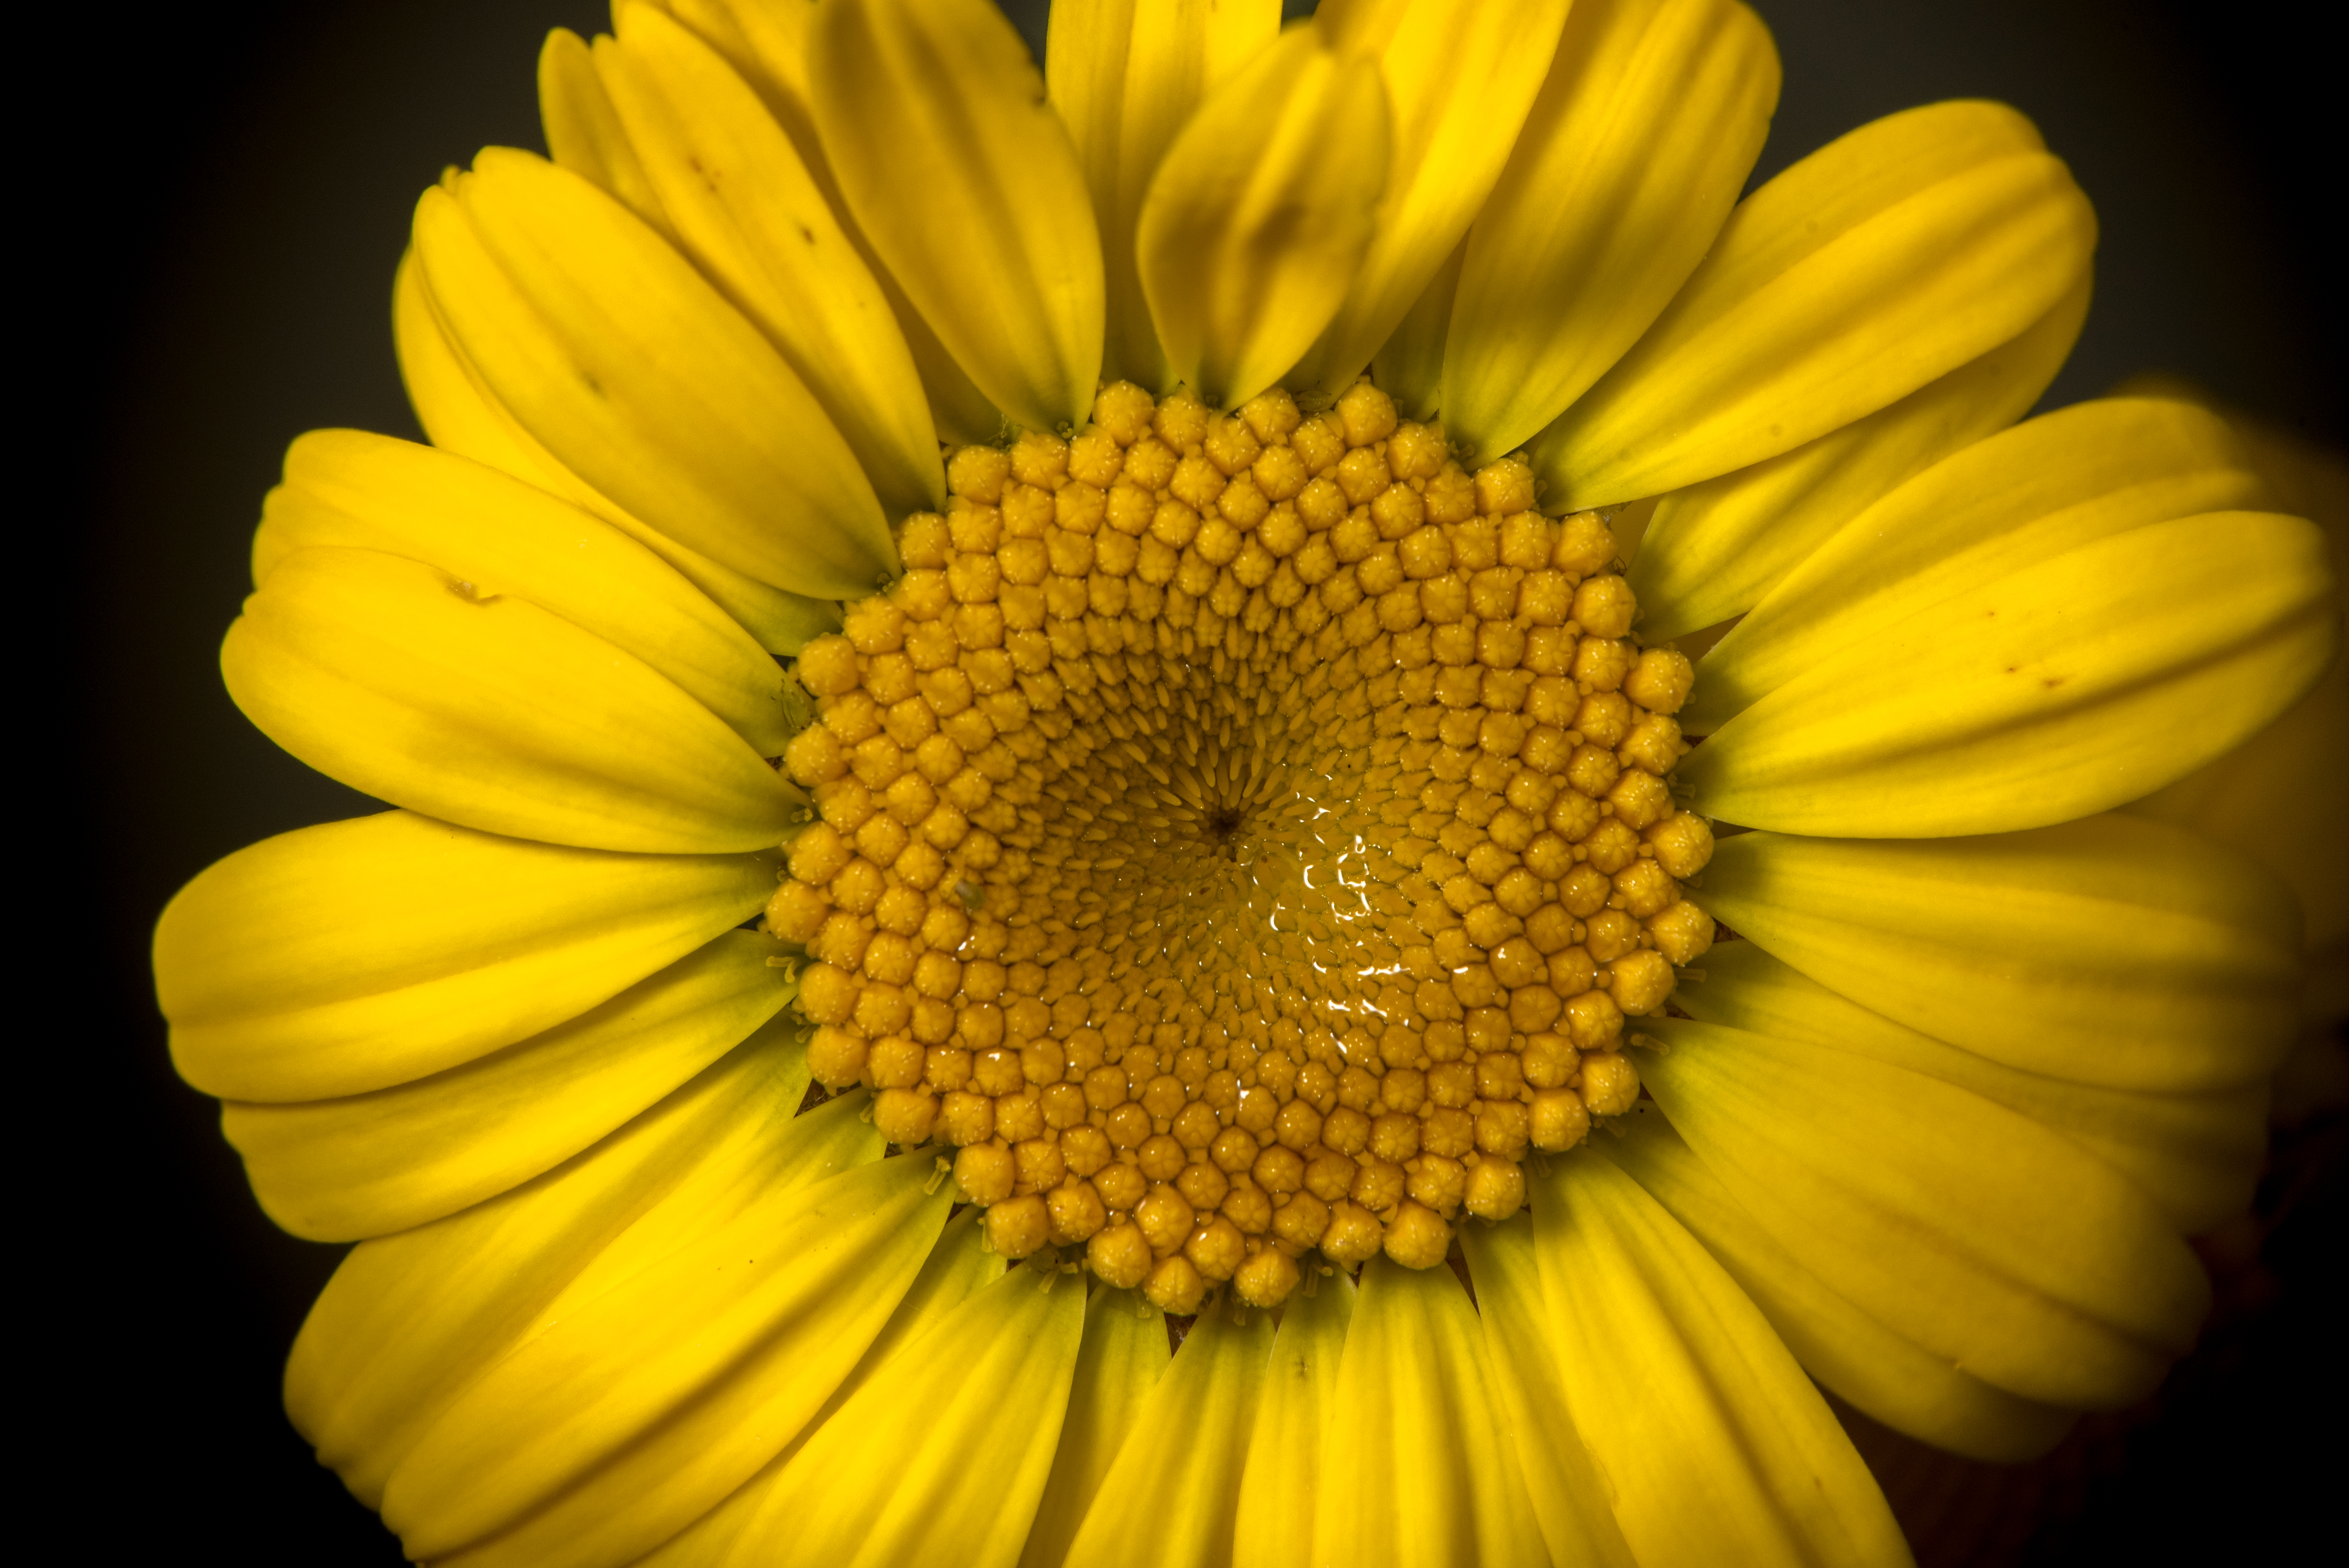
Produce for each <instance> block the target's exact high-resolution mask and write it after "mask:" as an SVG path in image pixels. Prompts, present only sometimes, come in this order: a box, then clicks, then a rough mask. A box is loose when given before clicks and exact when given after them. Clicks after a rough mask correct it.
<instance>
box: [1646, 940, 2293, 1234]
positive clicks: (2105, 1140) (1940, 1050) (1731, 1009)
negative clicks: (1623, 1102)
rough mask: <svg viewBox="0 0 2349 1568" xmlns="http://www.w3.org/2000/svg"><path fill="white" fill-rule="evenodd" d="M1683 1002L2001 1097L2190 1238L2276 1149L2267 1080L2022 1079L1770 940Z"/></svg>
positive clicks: (1722, 952) (1718, 954)
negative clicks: (2168, 1087)
mask: <svg viewBox="0 0 2349 1568" xmlns="http://www.w3.org/2000/svg"><path fill="white" fill-rule="evenodd" d="M1691 978H1692V981H1693V983H1692V984H1686V985H1682V987H1681V988H1680V989H1679V990H1678V991H1677V992H1675V993H1674V996H1673V1001H1674V1003H1675V1004H1676V1005H1677V1006H1679V1007H1680V1008H1681V1009H1682V1011H1684V1012H1686V1013H1687V1014H1688V1015H1689V1016H1691V1017H1692V1018H1696V1019H1698V1020H1700V1021H1702V1022H1704V1023H1710V1024H1725V1025H1727V1026H1730V1027H1732V1028H1737V1029H1745V1030H1750V1031H1753V1032H1754V1033H1756V1034H1764V1035H1771V1036H1774V1037H1777V1038H1779V1039H1785V1040H1796V1041H1804V1042H1808V1043H1811V1044H1816V1045H1822V1046H1831V1047H1835V1048H1837V1049H1838V1050H1845V1051H1856V1052H1857V1053H1859V1054H1860V1055H1862V1056H1865V1057H1872V1058H1874V1059H1875V1060H1877V1061H1880V1062H1886V1063H1889V1064H1890V1065H1892V1066H1894V1067H1901V1068H1909V1070H1910V1071H1912V1072H1920V1073H1924V1074H1926V1075H1927V1076H1929V1077H1931V1078H1940V1079H1941V1080H1942V1081H1943V1082H1945V1083H1951V1084H1955V1085H1957V1086H1958V1087H1959V1088H1964V1089H1970V1090H1971V1091H1972V1092H1973V1093H1975V1094H1978V1095H1980V1096H1982V1098H1983V1099H1990V1100H1995V1101H1996V1102H1997V1103H1999V1104H2000V1105H2002V1106H2005V1107H2006V1108H2007V1109H2009V1110H2013V1111H2016V1112H2019V1113H2020V1114H2022V1115H2023V1116H2026V1117H2029V1118H2030V1119H2032V1120H2033V1121H2035V1122H2037V1123H2038V1124H2039V1125H2040V1126H2042V1127H2044V1128H2047V1129H2049V1130H2051V1131H2054V1132H2058V1133H2061V1134H2062V1135H2063V1136H2064V1137H2065V1138H2068V1139H2070V1140H2072V1141H2073V1142H2075V1143H2077V1144H2078V1145H2080V1147H2081V1148H2083V1149H2085V1150H2088V1151H2089V1152H2090V1153H2092V1154H2094V1155H2095V1156H2096V1157H2097V1158H2098V1159H2100V1160H2102V1161H2105V1163H2106V1164H2107V1165H2110V1166H2111V1167H2112V1168H2113V1169H2114V1170H2116V1171H2120V1172H2121V1173H2122V1174H2123V1175H2126V1176H2127V1177H2128V1178H2129V1179H2130V1180H2131V1181H2135V1182H2137V1185H2138V1186H2140V1187H2142V1188H2144V1189H2145V1191H2146V1193H2147V1196H2149V1197H2151V1198H2152V1199H2153V1200H2154V1201H2155V1202H2158V1203H2159V1204H2160V1205H2161V1206H2162V1208H2163V1210H2164V1211H2165V1212H2167V1213H2168V1215H2169V1217H2170V1221H2171V1222H2172V1223H2173V1224H2175V1225H2176V1226H2177V1228H2178V1232H2179V1233H2181V1234H2184V1235H2189V1236H2191V1235H2196V1234H2199V1233H2201V1232H2203V1231H2207V1230H2209V1228H2210V1227H2211V1226H2213V1225H2215V1224H2217V1223H2219V1222H2220V1221H2222V1220H2224V1219H2226V1218H2228V1217H2229V1216H2230V1215H2233V1214H2237V1213H2240V1212H2242V1211H2243V1209H2245V1208H2246V1207H2247V1206H2249V1204H2250V1202H2251V1189H2252V1186H2253V1183H2254V1182H2255V1181H2257V1179H2258V1176H2259V1170H2260V1162H2261V1159H2262V1158H2263V1157H2264V1155H2265V1153H2266V1150H2267V1102H2268V1096H2267V1085H2266V1084H2265V1083H2264V1082H2263V1081H2256V1080H2255V1081H2253V1082H2250V1083H2245V1084H2241V1085H2240V1086H2237V1087H2234V1088H2204V1089H2199V1090H2196V1091H2194V1092H2192V1093H2189V1094H2147V1093H2141V1092H2138V1091H2137V1090H2134V1089H2127V1088H2104V1087H2102V1086H2099V1085H2096V1084H2089V1083H2079V1082H2075V1081H2074V1080H2072V1079H2069V1078H2050V1077H2047V1076H2046V1075H2044V1074H2043V1073H2035V1072H2023V1071H2020V1070H2018V1069H2016V1068H2011V1067H2007V1066H2005V1065H2004V1064H2002V1063H2000V1062H1996V1061H1993V1060H1992V1059H1991V1058H1990V1057H1986V1056H1982V1055H1981V1054H1979V1053H1977V1052H1974V1051H1968V1050H1961V1049H1959V1048H1958V1047H1955V1046H1951V1045H1947V1044H1944V1043H1943V1042H1941V1041H1940V1040H1936V1039H1933V1038H1931V1037H1929V1036H1925V1035H1921V1034H1919V1033H1918V1032H1917V1031H1916V1030H1914V1029H1911V1028H1908V1027H1906V1026H1902V1025H1899V1024H1896V1023H1894V1022H1893V1021H1892V1020H1891V1019H1889V1018H1888V1017H1886V1016H1884V1015H1882V1014H1881V1013H1872V1012H1870V1011H1868V1009H1867V1008H1865V1007H1863V1006H1860V1005H1859V1004H1858V1003H1857V1002H1854V1001H1852V1000H1850V999H1849V998H1848V997H1845V996H1839V995H1837V994H1836V993H1835V992H1833V991H1830V990H1828V989H1827V988H1826V986H1824V985H1820V984H1819V983H1818V982H1817V981H1816V980H1813V979H1810V978H1809V977H1808V976H1806V975H1804V974H1803V973H1802V972H1801V971H1800V970H1798V969H1795V968H1794V967H1793V966H1792V965H1786V964H1784V963H1781V962H1780V961H1779V960H1777V959H1775V958H1773V957H1772V956H1771V955H1770V954H1768V953H1767V952H1765V951H1764V949H1763V947H1762V945H1761V944H1759V943H1754V942H1735V943H1728V944H1723V945H1721V946H1718V947H1715V948H1714V949H1713V951H1712V952H1710V953H1708V954H1705V957H1704V969H1703V973H1702V977H1701V978H1696V977H1691Z"/></svg>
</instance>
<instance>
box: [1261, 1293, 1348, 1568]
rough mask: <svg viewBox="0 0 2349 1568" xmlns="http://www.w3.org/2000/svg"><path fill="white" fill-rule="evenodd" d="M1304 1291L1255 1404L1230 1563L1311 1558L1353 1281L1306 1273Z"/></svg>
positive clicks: (1295, 1300)
mask: <svg viewBox="0 0 2349 1568" xmlns="http://www.w3.org/2000/svg"><path fill="white" fill-rule="evenodd" d="M1308 1279H1309V1284H1311V1285H1312V1286H1313V1288H1312V1289H1311V1290H1310V1292H1309V1294H1306V1295H1299V1296H1292V1297H1291V1298H1290V1299H1289V1302H1288V1306H1287V1307H1286V1308H1285V1309H1284V1310H1283V1312H1282V1314H1281V1317H1280V1331H1279V1332H1278V1334H1276V1335H1275V1336H1273V1341H1272V1367H1271V1368H1270V1370H1269V1371H1268V1372H1267V1373H1266V1375H1265V1382H1264V1395H1263V1397H1262V1398H1260V1399H1258V1400H1257V1408H1256V1427H1255V1429H1254V1430H1253V1431H1252V1432H1251V1433H1250V1434H1249V1436H1248V1448H1247V1470H1245V1471H1244V1472H1242V1474H1241V1476H1240V1495H1239V1511H1238V1518H1237V1524H1236V1527H1235V1529H1234V1531H1233V1535H1232V1560H1233V1561H1234V1562H1236V1563H1309V1562H1318V1561H1320V1560H1321V1559H1320V1558H1319V1557H1318V1556H1317V1555H1316V1553H1315V1548H1314V1525H1313V1517H1314V1510H1315V1503H1316V1501H1317V1500H1318V1499H1319V1496H1320V1493H1321V1489H1322V1486H1323V1485H1324V1484H1325V1482H1326V1481H1329V1480H1330V1478H1328V1477H1326V1476H1325V1475H1324V1473H1323V1472H1324V1465H1323V1462H1322V1448H1323V1443H1322V1437H1323V1434H1324V1433H1325V1432H1326V1431H1327V1430H1328V1429H1329V1426H1330V1420H1331V1419H1332V1418H1333V1417H1334V1416H1335V1414H1336V1412H1337V1408H1338V1367H1339V1364H1340V1361H1341V1360H1342V1359H1343V1358H1344V1356H1345V1353H1346V1332H1347V1327H1348V1326H1349V1325H1350V1323H1351V1322H1352V1321H1353V1316H1354V1295H1355V1291H1354V1282H1353V1281H1352V1280H1350V1279H1349V1278H1347V1277H1346V1276H1345V1275H1344V1274H1331V1275H1330V1278H1328V1279H1313V1278H1312V1277H1311V1276H1308Z"/></svg>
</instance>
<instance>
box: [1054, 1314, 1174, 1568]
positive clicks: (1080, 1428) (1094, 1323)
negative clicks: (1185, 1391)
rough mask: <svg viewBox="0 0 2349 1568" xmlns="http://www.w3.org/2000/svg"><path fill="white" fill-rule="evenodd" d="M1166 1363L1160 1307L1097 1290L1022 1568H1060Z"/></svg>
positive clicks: (1164, 1338)
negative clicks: (1066, 1412) (1047, 1479)
mask: <svg viewBox="0 0 2349 1568" xmlns="http://www.w3.org/2000/svg"><path fill="white" fill-rule="evenodd" d="M1168 1356H1169V1352H1168V1350H1167V1347H1166V1319H1165V1316H1164V1315H1163V1314H1161V1313H1160V1312H1159V1311H1158V1309H1157V1308H1156V1307H1154V1306H1152V1305H1150V1304H1149V1303H1147V1302H1145V1301H1143V1299H1142V1298H1141V1297H1140V1296H1138V1295H1135V1294H1134V1293H1133V1292H1132V1291H1130V1290H1112V1289H1110V1288H1108V1287H1107V1286H1105V1285H1097V1286H1095V1287H1094V1290H1093V1295H1092V1304H1091V1305H1088V1306H1087V1307H1086V1308H1085V1338H1084V1346H1083V1347H1082V1349H1081V1350H1080V1351H1079V1352H1078V1355H1077V1370H1076V1375H1075V1377H1074V1378H1073V1379H1072V1380H1071V1383H1070V1386H1069V1410H1068V1418H1067V1419H1066V1420H1065V1421H1064V1422H1063V1423H1062V1424H1061V1446H1060V1448H1059V1449H1058V1450H1057V1451H1055V1452H1054V1454H1053V1455H1052V1476H1051V1479H1050V1480H1049V1481H1047V1482H1046V1483H1045V1486H1044V1496H1043V1499H1042V1501H1040V1502H1039V1503H1038V1504H1037V1507H1036V1517H1035V1520H1034V1522H1032V1523H1031V1524H1030V1526H1029V1529H1028V1544H1027V1546H1026V1548H1025V1549H1024V1550H1023V1551H1022V1552H1021V1553H1020V1556H1019V1562H1020V1564H1021V1568H1060V1564H1061V1560H1062V1559H1063V1558H1065V1557H1066V1556H1067V1555H1068V1552H1069V1543H1070V1542H1072V1541H1074V1540H1075V1539H1076V1538H1077V1530H1078V1528H1079V1527H1080V1526H1081V1525H1082V1524H1083V1523H1084V1519H1085V1514H1086V1512H1087V1511H1089V1510H1090V1509H1091V1508H1092V1501H1093V1497H1094V1494H1095V1493H1097V1492H1099V1491H1101V1484H1102V1478H1103V1477H1105V1476H1107V1475H1108V1474H1109V1467H1110V1466H1111V1464H1112V1463H1113V1462H1114V1461H1115V1460H1116V1459H1117V1450H1118V1448H1119V1445H1120V1444H1122V1443H1123V1441H1124V1440H1125V1434H1126V1432H1127V1430H1128V1429H1131V1428H1132V1427H1133V1424H1134V1422H1135V1421H1136V1420H1137V1419H1139V1418H1140V1416H1141V1414H1142V1408H1143V1404H1144V1403H1145V1402H1146V1401H1147V1400H1148V1399H1149V1398H1150V1390H1151V1389H1152V1388H1154V1387H1156V1386H1157V1383H1158V1379H1159V1377H1160V1376H1161V1375H1162V1374H1164V1372H1165V1370H1166V1363H1167V1358H1168Z"/></svg>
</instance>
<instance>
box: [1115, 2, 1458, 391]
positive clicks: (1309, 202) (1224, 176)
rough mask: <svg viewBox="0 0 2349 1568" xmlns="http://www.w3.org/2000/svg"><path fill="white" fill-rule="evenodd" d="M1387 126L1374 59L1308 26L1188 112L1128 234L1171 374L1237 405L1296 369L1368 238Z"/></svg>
mask: <svg viewBox="0 0 2349 1568" xmlns="http://www.w3.org/2000/svg"><path fill="white" fill-rule="evenodd" d="M1388 118H1389V117H1388V110H1387V101H1386V88H1385V87H1384V85H1383V83H1382V82H1381V79H1380V77H1379V71H1378V67H1377V65H1376V63H1375V62H1373V61H1371V60H1370V59H1368V58H1365V57H1360V56H1344V55H1340V54H1339V53H1337V52H1336V51H1334V50H1332V49H1331V48H1330V46H1329V44H1328V40H1327V39H1326V38H1325V36H1323V35H1322V34H1321V33H1320V32H1319V30H1318V29H1317V28H1314V27H1309V26H1308V27H1298V28H1294V29H1292V30H1290V31H1289V32H1288V33H1285V34H1283V35H1282V36H1281V37H1280V39H1279V41H1278V42H1277V43H1275V44H1274V45H1272V46H1270V47H1269V48H1267V49H1265V50H1264V51H1262V52H1261V53H1260V54H1258V55H1257V57H1256V58H1255V59H1254V60H1252V61H1251V62H1249V63H1248V65H1247V66H1246V67H1243V68H1242V69H1241V70H1240V71H1239V72H1238V73H1237V75H1235V76H1234V77H1232V79H1231V80H1230V81H1228V82H1226V84H1225V85H1224V87H1223V88H1222V89H1221V90H1220V91H1218V92H1217V93H1216V94H1215V96H1214V97H1212V98H1209V99H1208V100H1207V101H1206V103H1205V104H1204V105H1202V106H1201V107H1200V108H1199V111H1198V112H1197V113H1196V114H1195V115H1194V116H1193V117H1192V119H1191V120H1190V122H1189V123H1188V124H1187V125H1185V127H1184V128H1183V131H1182V134H1181V135H1180V136H1178V137H1177V138H1176V139H1175V140H1174V145H1173V146H1172V147H1171V148H1169V149H1168V150H1167V152H1166V156H1165V158H1164V161H1163V162H1161V163H1160V165H1159V168H1158V172H1157V175H1156V176H1155V178H1154V179H1153V181H1151V186H1150V193H1149V195H1148V197H1147V198H1146V199H1145V200H1144V201H1143V207H1142V216H1141V219H1140V226H1139V230H1138V232H1137V234H1136V238H1135V247H1136V250H1135V254H1136V263H1137V265H1138V266H1139V268H1140V271H1141V275H1142V289H1143V295H1144V297H1146V298H1147V299H1148V301H1149V303H1150V315H1151V319H1152V321H1153V322H1154V323H1155V324H1156V325H1157V329H1158V341H1159V343H1160V344H1161V345H1162V346H1164V350H1165V353H1166V362H1167V367H1168V374H1169V375H1171V376H1172V377H1174V378H1175V379H1176V380H1178V381H1183V382H1186V383H1188V384H1189V385H1190V386H1191V387H1193V388H1195V390H1196V391H1197V392H1198V393H1199V394H1200V396H1202V397H1206V398H1207V399H1209V400H1210V401H1211V402H1215V403H1217V404H1220V405H1222V406H1225V407H1233V406H1237V404H1238V403H1240V402H1242V401H1244V400H1246V399H1247V398H1249V397H1254V396H1256V394H1257V393H1258V392H1260V391H1262V390H1264V388H1265V387H1268V386H1270V385H1272V383H1273V382H1275V381H1276V380H1278V379H1279V377H1281V376H1282V375H1284V374H1285V373H1287V371H1288V368H1289V367H1290V366H1293V365H1294V364H1296V363H1297V360H1298V357H1299V356H1300V355H1302V354H1303V353H1304V352H1305V350H1306V349H1307V348H1308V347H1309V346H1311V345H1312V343H1313V341H1314V339H1315V338H1316V337H1318V336H1319V335H1320V333H1321V330H1322V328H1323V327H1324V326H1326V325H1328V324H1329V323H1330V320H1331V318H1333V317H1334V316H1335V315H1337V313H1338V309H1339V306H1340V304H1343V302H1344V300H1345V295H1346V288H1347V285H1348V283H1349V281H1350V279H1351V278H1352V277H1353V275H1354V272H1355V269H1356V268H1357V267H1359V266H1360V265H1361V258H1362V255H1363V253H1364V251H1365V249H1366V248H1367V247H1368V246H1369V244H1370V243H1371V232H1372V226H1373V218H1374V215H1375V206H1376V203H1377V201H1378V198H1379V194H1380V192H1381V191H1383V190H1384V189H1385V187H1386V180H1387V156H1388V154H1387V147H1388V137H1389V135H1390V131H1389V126H1388ZM1440 259H1441V258H1439V260H1440Z"/></svg>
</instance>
